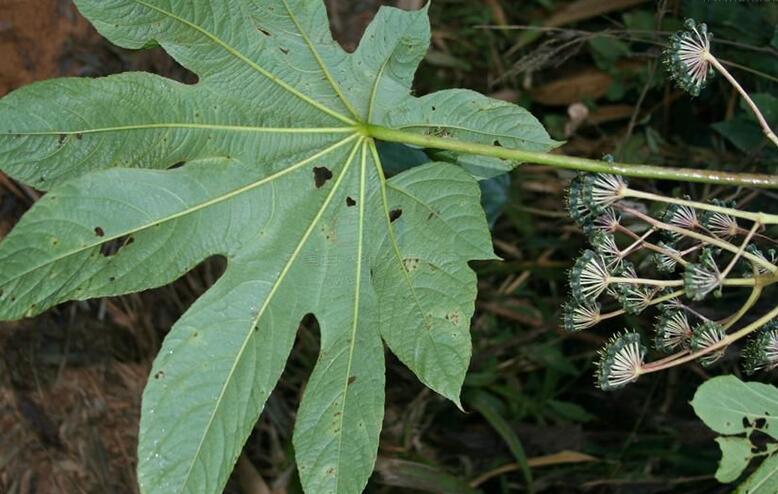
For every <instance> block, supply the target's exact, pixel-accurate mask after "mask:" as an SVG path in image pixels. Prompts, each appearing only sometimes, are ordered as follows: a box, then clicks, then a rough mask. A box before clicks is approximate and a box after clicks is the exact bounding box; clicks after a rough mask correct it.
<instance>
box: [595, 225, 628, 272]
mask: <svg viewBox="0 0 778 494" xmlns="http://www.w3.org/2000/svg"><path fill="white" fill-rule="evenodd" d="M589 243H590V244H591V245H592V248H594V250H595V251H597V253H598V254H600V257H602V259H603V260H604V261H605V264H606V265H608V266H611V267H613V266H618V265H619V264H620V263H621V261H622V255H621V249H619V246H618V245H617V244H616V237H614V236H613V234H611V233H608V232H604V231H602V230H596V231H594V232H593V233H592V234H591V235H590V236H589Z"/></svg>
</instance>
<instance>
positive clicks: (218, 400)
mask: <svg viewBox="0 0 778 494" xmlns="http://www.w3.org/2000/svg"><path fill="white" fill-rule="evenodd" d="M354 137H356V136H354ZM352 138H353V137H352ZM363 140H364V139H363V138H361V139H360V140H359V141H357V143H356V144H355V145H354V147H353V148H352V150H351V152H350V153H349V155H348V157H347V158H346V162H345V164H344V166H343V171H342V172H341V173H340V175H338V178H337V179H336V180H335V183H334V184H333V186H332V189H331V190H330V192H329V194H328V195H327V197H326V198H325V199H324V202H323V203H322V205H321V207H320V208H319V211H318V212H317V213H316V216H314V218H313V220H312V221H311V224H310V225H308V228H307V229H306V230H305V232H304V233H303V236H302V237H301V238H300V241H299V242H298V243H297V246H296V247H295V250H294V251H293V252H292V255H291V256H290V257H289V260H288V261H287V262H286V264H285V265H284V268H283V269H282V270H281V272H280V273H279V274H278V277H277V278H276V281H275V282H273V286H272V287H271V289H270V291H269V292H268V294H267V296H266V297H265V300H264V302H263V303H262V307H261V308H260V309H259V310H258V311H257V315H256V316H255V317H254V319H253V321H252V323H251V325H250V326H249V328H248V331H247V333H246V338H245V339H244V340H243V343H242V344H241V347H240V349H239V350H238V353H237V354H236V356H235V359H234V360H233V364H232V367H231V368H230V372H229V373H228V374H227V378H226V379H225V380H224V384H223V385H222V389H221V391H220V392H219V396H218V397H217V398H216V400H215V404H216V405H215V406H214V407H213V411H212V412H211V415H210V417H209V418H208V423H207V424H206V426H205V428H204V429H203V434H202V436H201V437H200V442H199V443H198V446H197V449H196V450H195V453H194V455H193V456H192V461H191V462H190V463H189V469H188V470H187V472H186V474H185V475H184V479H183V481H182V484H181V486H182V488H181V490H180V491H179V492H184V491H186V486H187V484H188V482H189V479H190V476H191V474H192V471H193V469H194V464H195V462H196V460H197V458H198V457H199V456H200V451H202V447H203V444H205V438H206V436H207V435H208V432H209V431H210V429H211V425H212V424H213V421H214V419H215V417H216V411H217V409H218V408H219V407H220V405H221V403H222V400H223V398H224V393H225V392H226V391H227V387H228V384H229V383H230V382H231V381H232V376H233V375H234V374H235V369H236V368H237V366H238V362H239V361H240V360H241V357H242V355H243V352H245V350H246V347H247V346H248V342H249V341H250V340H251V337H252V335H253V334H254V332H253V328H254V327H255V326H256V325H257V324H258V323H259V321H260V319H262V316H263V315H264V313H265V311H266V310H267V308H268V307H269V306H270V302H271V301H272V299H273V296H274V295H275V293H276V291H277V290H278V288H279V287H280V286H281V284H282V282H283V280H284V278H286V275H287V274H288V273H289V270H290V269H291V267H292V265H293V264H294V262H295V261H296V260H297V256H298V255H299V254H300V252H301V251H302V249H303V247H304V246H305V244H306V242H307V241H308V238H309V237H310V235H311V233H312V232H313V230H314V229H315V228H316V225H317V224H318V222H319V220H321V217H322V216H323V215H324V212H325V211H326V210H327V207H328V206H329V204H330V202H331V201H332V198H333V197H334V196H335V193H336V192H337V190H338V189H339V188H340V184H341V183H342V182H343V178H344V177H345V176H346V175H347V174H348V171H349V169H350V168H351V163H352V162H353V159H354V155H355V154H356V151H357V150H358V149H359V146H360V144H362V142H363ZM362 202H364V201H362Z"/></svg>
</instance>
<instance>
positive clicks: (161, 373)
mask: <svg viewBox="0 0 778 494" xmlns="http://www.w3.org/2000/svg"><path fill="white" fill-rule="evenodd" d="M163 377H165V371H159V372H157V373H156V374H154V379H162V378H163Z"/></svg>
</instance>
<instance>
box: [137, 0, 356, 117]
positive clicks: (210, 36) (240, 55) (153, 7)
mask: <svg viewBox="0 0 778 494" xmlns="http://www.w3.org/2000/svg"><path fill="white" fill-rule="evenodd" d="M134 1H135V3H137V4H139V5H143V6H144V7H146V8H149V9H151V10H154V11H156V12H159V13H160V14H162V15H164V16H166V17H169V18H170V19H173V20H175V21H177V22H180V23H181V24H184V25H185V26H188V27H190V28H192V29H194V30H195V31H197V32H199V33H201V34H202V35H203V36H205V37H206V38H208V39H210V40H211V41H213V42H214V43H216V44H217V45H219V46H221V47H222V48H224V50H226V51H227V52H228V53H229V54H230V55H232V56H234V57H235V58H237V59H238V60H240V61H242V62H243V63H245V64H246V65H248V66H249V67H251V68H252V69H254V70H255V71H256V72H258V73H259V74H261V75H262V76H264V77H265V78H266V79H268V80H269V81H271V82H273V83H274V84H276V85H278V86H279V87H281V88H282V89H284V90H285V91H287V92H288V93H290V94H292V95H294V96H295V97H297V98H299V99H301V100H302V101H305V102H306V103H308V104H309V105H311V106H313V107H314V108H317V109H318V110H319V111H322V112H324V113H326V114H328V115H330V116H331V117H334V118H337V119H338V120H340V121H341V122H344V123H346V124H349V125H353V124H354V123H356V122H355V121H354V120H352V119H351V118H349V117H347V116H345V115H342V114H340V113H339V112H337V111H335V110H332V109H331V108H329V107H328V106H326V105H324V104H323V103H320V102H318V101H316V100H315V99H313V98H311V97H309V96H307V95H305V94H303V93H302V92H300V91H298V90H297V89H295V88H294V87H292V86H291V85H289V84H288V83H287V82H285V81H284V80H282V79H281V78H279V77H278V76H276V75H274V74H273V73H271V72H269V71H268V70H266V69H265V68H263V67H262V66H261V65H259V64H257V63H256V62H254V61H253V60H251V59H250V58H248V57H247V56H246V55H244V54H243V53H241V52H240V51H239V50H237V49H236V48H233V47H232V46H230V45H229V44H227V43H226V42H224V41H223V40H222V39H221V38H219V37H218V36H216V35H215V34H213V33H211V32H210V31H208V30H206V29H205V28H203V27H202V26H198V25H197V24H195V23H194V22H192V21H190V20H188V19H185V18H183V17H180V16H178V15H176V14H174V13H173V12H170V11H168V10H165V9H163V8H160V7H157V6H156V5H152V4H150V3H147V2H144V1H143V0H134Z"/></svg>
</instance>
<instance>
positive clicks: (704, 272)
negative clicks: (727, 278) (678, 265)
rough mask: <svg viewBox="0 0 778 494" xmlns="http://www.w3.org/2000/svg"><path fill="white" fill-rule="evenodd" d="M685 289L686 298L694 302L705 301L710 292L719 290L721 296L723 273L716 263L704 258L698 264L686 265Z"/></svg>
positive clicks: (684, 274) (684, 275)
mask: <svg viewBox="0 0 778 494" xmlns="http://www.w3.org/2000/svg"><path fill="white" fill-rule="evenodd" d="M683 288H684V290H685V291H686V296H687V297H689V298H690V299H692V300H696V301H699V300H703V299H704V298H705V297H706V296H707V295H708V294H709V293H710V292H712V291H714V290H719V291H718V292H717V294H718V295H720V294H721V292H720V288H721V273H720V272H719V270H718V268H717V267H716V265H715V263H714V264H711V263H710V262H708V260H707V259H704V258H702V256H701V259H700V260H699V262H697V263H691V264H687V265H686V269H685V270H684V273H683Z"/></svg>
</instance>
